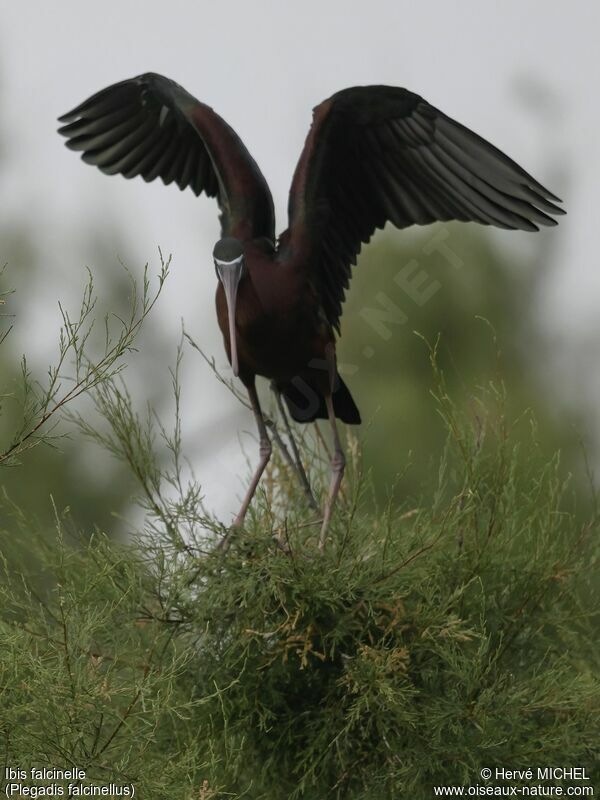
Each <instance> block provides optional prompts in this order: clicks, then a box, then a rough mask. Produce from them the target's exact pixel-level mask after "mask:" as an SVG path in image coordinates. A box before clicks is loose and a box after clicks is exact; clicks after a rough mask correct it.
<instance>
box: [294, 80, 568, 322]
mask: <svg viewBox="0 0 600 800" xmlns="http://www.w3.org/2000/svg"><path fill="white" fill-rule="evenodd" d="M555 200H558V198H557V197H555V196H554V195H553V194H552V193H551V192H549V191H548V190H547V189H545V188H544V187H543V186H542V185H541V184H540V183H538V182H537V181H536V180H535V179H534V178H532V177H531V175H529V174H528V173H527V172H525V170H524V169H522V168H521V167H520V166H519V165H518V164H516V163H515V162H514V161H513V160H512V159H510V158H508V156H506V155H504V153H502V152H501V151H500V150H498V148H496V147H494V146H493V145H492V144H490V143H489V142H487V141H485V139H482V138H481V137H480V136H478V135H477V134H476V133H473V132H472V131H470V130H469V129H468V128H465V127H464V125H461V124H460V123H458V122H456V121H455V120H453V119H451V118H450V117H448V116H446V115H445V114H444V113H442V112H441V111H439V110H438V109H437V108H434V107H433V106H432V105H430V104H429V103H428V102H427V101H426V100H424V99H423V98H422V97H419V95H417V94H413V93H412V92H409V91H407V90H406V89H400V88H396V87H392V86H357V87H354V88H351V89H344V90H342V91H341V92H337V94H334V95H333V96H332V97H330V98H329V99H328V100H324V101H323V102H322V103H321V104H320V105H318V106H317V107H316V108H315V109H314V113H313V123H312V127H311V129H310V131H309V134H308V137H307V139H306V143H305V145H304V149H303V151H302V155H301V156H300V160H299V162H298V166H297V167H296V171H295V173H294V179H293V181H292V187H291V190H290V198H289V227H288V230H287V231H285V232H284V233H283V234H282V236H281V237H280V252H281V257H282V258H283V259H285V258H291V259H293V260H294V263H297V264H301V265H302V266H303V268H304V269H306V270H308V271H309V272H310V274H311V277H312V278H313V280H314V284H315V286H317V287H318V289H319V293H320V298H321V303H322V307H323V309H324V311H325V314H326V316H327V318H328V320H329V322H330V323H331V324H332V325H334V326H335V327H338V326H339V317H340V314H341V307H342V306H341V304H342V302H343V299H344V289H345V288H347V286H348V282H349V279H350V266H351V264H354V263H356V256H357V254H358V252H359V251H360V248H361V243H363V242H367V241H368V240H369V238H370V237H371V236H372V234H373V233H374V231H375V229H376V228H382V227H383V226H384V225H385V223H386V222H388V221H390V222H392V223H393V224H394V225H396V226H397V227H398V228H406V227H408V226H409V225H414V224H417V225H425V224H427V223H429V222H434V221H435V220H463V221H468V220H471V221H474V222H480V223H483V224H484V225H495V226H497V227H500V228H520V229H522V230H529V231H535V230H538V225H555V224H556V220H554V219H553V218H552V215H555V214H563V213H564V211H563V210H562V209H561V208H560V207H558V206H557V205H555V204H554V202H552V201H555Z"/></svg>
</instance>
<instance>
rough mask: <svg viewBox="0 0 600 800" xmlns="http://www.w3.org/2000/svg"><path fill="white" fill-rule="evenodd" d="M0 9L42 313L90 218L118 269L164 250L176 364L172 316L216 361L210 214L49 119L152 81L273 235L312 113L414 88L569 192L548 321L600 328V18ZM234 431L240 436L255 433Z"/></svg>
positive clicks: (12, 143)
mask: <svg viewBox="0 0 600 800" xmlns="http://www.w3.org/2000/svg"><path fill="white" fill-rule="evenodd" d="M1 8H2V10H1V14H0V107H1V108H2V112H3V118H2V120H1V121H0V133H1V135H2V139H3V145H4V153H3V161H2V166H3V172H2V180H1V181H0V207H1V208H2V210H3V214H4V217H5V220H6V219H8V220H10V219H18V218H19V217H21V216H23V215H31V216H32V218H34V219H37V220H38V223H37V224H38V225H39V230H38V238H39V241H41V242H42V247H43V252H44V257H45V264H46V273H45V274H46V276H47V284H46V285H45V287H44V291H45V297H46V301H47V305H48V308H55V304H56V301H57V300H58V298H60V297H63V296H64V295H65V292H66V291H67V288H68V286H69V285H70V284H71V283H72V282H73V281H74V280H75V281H76V283H77V285H79V284H80V283H81V281H83V266H84V265H85V264H88V263H90V260H91V258H92V255H91V254H92V252H93V249H92V248H93V245H92V243H90V242H87V241H86V240H85V238H84V237H80V236H78V235H77V234H76V232H77V231H78V230H79V229H81V228H82V225H83V224H84V223H86V222H87V221H88V220H94V221H95V222H96V223H99V224H100V225H103V224H105V225H106V230H107V231H108V232H110V233H111V235H112V232H113V231H114V229H115V227H118V229H119V230H121V231H123V232H124V234H125V235H126V237H127V246H128V252H130V253H133V254H134V255H135V257H136V259H137V264H136V265H131V266H137V267H138V268H139V267H140V266H141V265H142V264H143V263H144V262H145V261H147V260H150V261H151V262H154V263H156V255H155V254H156V247H157V245H160V246H161V247H162V248H163V250H164V251H165V252H171V253H173V257H174V262H173V273H172V279H171V281H170V282H169V283H170V285H169V286H168V288H167V290H166V295H165V297H164V298H163V301H162V304H161V313H162V314H163V316H164V319H165V325H166V326H167V331H168V334H169V335H172V337H173V349H174V348H175V345H176V342H177V336H178V328H179V320H180V318H181V317H182V316H183V317H185V320H186V325H187V327H188V328H189V329H190V331H191V332H192V333H193V334H194V336H195V337H196V338H197V339H198V340H200V341H202V343H203V344H204V345H205V346H206V347H207V349H208V350H210V351H211V352H214V353H215V355H216V356H217V359H218V361H219V362H220V363H222V364H225V357H224V354H223V350H222V345H221V342H220V339H219V337H218V336H217V325H216V318H215V313H214V302H213V296H214V290H215V278H214V272H213V268H212V265H211V250H212V245H213V243H214V241H215V240H216V238H218V222H217V214H216V207H215V206H214V204H213V202H212V201H210V200H207V199H205V198H200V199H196V198H195V197H194V196H193V194H192V193H191V192H186V193H180V192H179V191H178V190H177V189H176V188H175V187H174V186H170V187H164V186H163V185H162V184H161V183H160V182H158V183H155V184H151V185H147V184H145V183H144V182H143V181H141V180H140V179H136V180H133V181H125V180H123V179H121V178H118V177H114V178H108V177H106V176H104V175H102V174H101V173H100V172H99V171H97V170H94V169H91V168H90V167H87V166H85V165H83V164H82V163H81V162H80V161H79V159H78V158H77V157H76V155H75V154H73V153H72V152H69V151H67V150H66V148H64V146H63V143H62V140H61V138H60V137H59V136H57V135H56V133H55V131H56V127H57V123H56V118H57V116H59V115H60V114H61V113H64V112H65V111H67V110H69V109H71V108H72V107H73V106H75V105H76V104H78V103H79V102H81V101H82V100H83V99H84V98H86V97H88V96H89V95H90V94H92V93H94V92H95V91H97V90H99V89H101V88H103V87H104V86H107V85H109V84H110V83H113V82H115V81H118V80H122V79H124V78H129V77H132V76H134V75H136V74H139V73H141V72H146V71H155V72H161V73H163V74H165V75H167V76H169V77H171V78H174V79H175V80H177V81H178V82H179V83H181V84H182V85H183V86H185V88H186V89H188V91H190V92H191V93H192V94H194V95H195V96H197V97H198V98H199V99H201V100H203V101H205V102H207V103H208V104H209V105H211V106H213V107H214V108H215V109H216V110H217V111H218V112H219V113H220V114H221V115H222V116H223V117H225V119H226V120H227V121H228V122H229V123H230V124H231V125H233V127H234V128H235V129H236V130H237V131H238V133H239V134H240V135H241V137H242V138H243V140H244V142H245V143H246V145H247V146H248V148H249V150H250V152H251V153H252V154H253V156H254V157H255V159H256V160H257V161H258V163H259V165H260V166H261V169H262V170H263V172H264V174H265V176H266V178H267V180H268V182H269V184H270V186H271V189H272V192H273V195H274V200H275V207H276V212H277V217H278V229H279V230H281V229H283V228H284V227H285V216H284V209H285V204H286V195H287V189H288V186H289V182H290V178H291V175H292V171H293V169H294V166H295V163H296V160H297V158H298V155H299V153H300V150H301V147H302V144H303V141H304V137H305V136H306V132H307V129H308V125H309V122H310V113H311V109H312V107H313V106H314V105H316V104H317V103H318V102H320V101H321V100H322V99H324V98H325V97H327V96H328V95H330V94H332V93H333V92H334V91H336V90H338V89H340V88H343V87H346V86H351V85H355V84H368V83H388V84H393V85H399V86H405V87H407V88H409V89H411V90H413V91H416V92H418V93H419V94H421V95H423V96H424V97H426V98H427V99H428V100H429V101H430V102H431V103H433V104H434V105H436V106H438V107H439V108H441V109H442V110H443V111H445V112H446V113H447V114H449V115H450V116H452V117H455V118H456V119H458V120H459V121H461V122H462V123H464V124H466V125H467V126H469V127H471V128H473V129H474V130H475V131H477V132H478V133H480V134H481V135H483V136H485V137H486V138H488V139H490V140H491V141H493V142H494V143H495V144H496V145H497V146H498V147H500V148H501V149H502V150H504V151H505V152H507V153H508V154H509V155H511V156H512V157H513V158H515V160H517V161H518V162H519V163H520V164H522V165H523V166H524V167H525V168H526V169H527V170H528V171H529V172H531V173H532V174H533V175H534V176H535V177H536V178H538V179H539V180H540V181H541V182H542V183H543V184H545V185H547V186H548V187H549V188H551V189H552V190H553V191H554V192H555V193H557V194H559V195H560V196H562V197H563V199H564V200H565V204H566V207H567V208H568V216H567V217H566V218H564V219H562V220H561V225H560V229H559V230H560V234H559V235H557V236H556V237H555V239H554V240H553V241H554V244H553V247H554V250H555V252H554V253H553V254H552V264H551V266H549V268H548V281H547V284H546V292H545V296H544V298H542V302H543V308H544V312H545V317H546V319H547V324H548V325H549V326H551V327H552V330H553V332H554V335H555V336H556V338H557V339H558V340H559V341H563V340H564V341H565V342H569V343H571V344H570V345H569V346H572V344H573V343H574V342H575V343H576V342H577V341H578V337H584V336H585V335H586V331H588V330H589V329H590V328H591V327H596V326H597V322H596V320H597V317H598V296H599V293H600V269H599V268H598V256H597V249H598V248H597V243H596V240H597V236H598V230H599V222H600V218H599V214H598V200H597V193H598V184H599V183H600V155H599V153H600V148H599V145H598V141H599V138H600V137H599V132H600V124H599V123H600V104H599V103H598V76H599V75H600V58H599V55H598V31H599V30H600V6H599V5H598V3H596V2H592V0H590V2H581V0H574V1H573V0H572V1H571V2H569V3H559V2H558V1H557V0H528V2H525V1H524V0H508V1H505V2H503V3H501V4H500V3H496V2H493V3H492V2H482V1H481V0H479V1H478V2H476V1H475V0H469V2H456V3H442V2H435V3H433V2H427V1H425V2H420V3H416V2H414V1H413V2H410V3H408V2H401V1H400V0H393V1H392V0H369V2H355V3H352V2H348V0H335V1H334V2H328V1H327V0H320V2H315V0H304V2H302V3H294V4H290V3H285V2H281V0H279V2H275V1H273V2H270V1H269V2H266V1H265V0H253V2H232V1H231V0H230V1H229V2H223V3H219V2H210V3H208V2H204V3H203V2H183V0H170V2H165V0H144V2H141V0H140V2H137V1H136V0H119V2H104V3H89V2H85V0H58V2H55V3H42V2H31V1H30V2H21V3H9V2H7V0H4V2H3V3H2V6H1ZM532 89H537V90H538V91H536V92H535V93H533V92H532ZM534 95H535V97H536V100H535V102H534V103H533V107H532V97H533V96H534ZM540 96H541V97H542V98H544V97H545V98H546V100H544V101H543V102H542V101H540V99H539V98H540ZM399 235H400V234H399ZM498 235H499V236H502V237H503V236H506V235H507V234H506V233H499V234H498ZM508 235H509V236H511V237H512V238H511V242H510V246H511V247H514V248H517V249H518V248H519V247H527V242H526V239H527V234H521V233H514V234H508ZM108 246H109V249H110V243H108ZM116 247H117V245H116V244H115V248H116ZM0 261H2V258H1V253H0ZM193 363H194V362H193V360H190V361H188V367H187V368H188V369H192V366H191V365H192V364H193ZM198 371H199V373H200V372H201V368H200V365H198ZM195 386H196V389H197V387H198V384H197V383H196V384H195ZM200 386H201V392H202V400H203V402H202V403H201V404H199V405H201V406H202V413H203V414H209V410H208V407H209V401H210V402H211V403H213V405H214V404H217V405H218V407H219V409H221V410H222V409H227V408H233V405H231V401H230V400H229V398H228V397H227V396H226V395H225V394H224V392H223V391H221V390H220V388H219V387H217V386H215V385H214V381H211V380H210V379H209V376H208V374H207V373H206V372H204V373H203V374H202V376H201V384H200ZM204 398H206V402H204ZM197 424H198V421H197V420H195V421H194V425H196V426H197ZM242 427H243V428H244V427H247V428H251V427H252V426H251V421H250V420H248V421H247V423H244V424H243V425H242ZM236 436H237V433H236V432H235V431H229V430H223V437H224V438H227V442H225V443H224V445H228V446H224V447H223V448H222V449H220V450H219V453H218V456H217V457H216V467H215V461H214V457H213V461H212V462H211V469H210V473H209V474H205V473H206V472H207V470H203V469H202V466H200V468H199V470H198V471H199V477H201V478H202V480H203V483H204V485H205V488H206V492H207V497H208V501H209V502H208V505H209V506H210V505H213V506H215V507H217V508H220V509H224V508H226V507H230V506H231V500H230V499H228V498H229V495H230V492H229V493H228V492H227V491H225V492H223V491H221V490H220V489H219V483H220V482H222V481H223V480H224V476H230V475H231V465H230V462H229V461H228V459H230V458H233V459H235V461H234V466H233V471H234V473H235V471H236V470H237V471H238V473H239V471H240V459H239V455H237V450H238V448H237V445H236ZM251 452H252V451H251ZM229 480H230V479H229ZM211 499H214V502H212V503H211Z"/></svg>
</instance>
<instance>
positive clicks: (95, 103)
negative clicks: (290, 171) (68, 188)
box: [59, 72, 275, 241]
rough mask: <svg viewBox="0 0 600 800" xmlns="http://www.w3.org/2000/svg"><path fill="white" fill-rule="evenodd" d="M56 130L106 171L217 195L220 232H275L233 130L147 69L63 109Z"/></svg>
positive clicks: (260, 182) (269, 205)
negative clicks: (70, 109) (138, 176)
mask: <svg viewBox="0 0 600 800" xmlns="http://www.w3.org/2000/svg"><path fill="white" fill-rule="evenodd" d="M59 122H62V123H65V124H63V126H62V127H61V128H59V133H61V134H62V135H63V136H66V137H67V140H68V141H67V142H66V145H67V147H69V148H71V149H72V150H81V151H83V154H82V159H83V160H84V161H85V162H86V163H87V164H93V165H95V166H97V167H98V168H99V169H101V170H102V172H105V173H106V174H108V175H115V174H117V173H120V174H121V175H123V176H124V177H125V178H133V177H135V176H136V175H141V176H142V178H143V179H144V180H145V181H152V180H154V179H155V178H161V179H162V181H163V183H165V184H169V183H172V182H173V181H174V182H175V183H176V184H177V185H178V186H179V188H180V189H185V188H186V187H188V186H189V187H190V188H191V190H192V191H193V192H194V194H196V195H199V194H200V193H201V192H204V193H205V194H206V195H208V196H209V197H216V198H217V201H218V203H219V207H220V209H221V228H222V235H223V236H235V237H236V238H238V239H241V240H242V241H244V240H247V239H253V238H258V237H262V236H265V237H267V238H269V239H271V240H273V239H274V236H275V232H274V229H275V222H274V213H273V200H272V198H271V193H270V191H269V187H268V186H267V183H266V181H265V179H264V177H263V175H262V173H261V171H260V170H259V168H258V166H257V164H256V162H255V161H254V159H253V158H252V157H251V155H250V153H249V152H248V150H247V149H246V147H245V146H244V144H243V142H242V141H241V140H240V138H239V137H238V136H237V134H236V133H235V131H234V130H233V129H232V128H231V127H230V126H229V125H228V124H227V123H226V122H225V121H224V120H223V119H221V117H220V116H219V115H218V114H216V113H215V112H214V111H213V110H212V108H210V107H209V106H207V105H205V104H204V103H201V102H200V101H199V100H196V98H195V97H192V95H190V94H188V92H186V90H185V89H183V88H182V87H181V86H179V84H177V83H175V82H174V81H172V80H170V79H169V78H165V77H163V76H162V75H157V74H156V73H152V72H148V73H145V74H144V75H139V76H138V77H136V78H131V79H130V80H126V81H121V82H120V83H116V84H114V85H113V86H109V87H108V88H106V89H103V90H102V91H100V92H98V93H97V94H95V95H93V96H92V97H90V98H89V99H88V100H86V101H85V102H83V103H81V105H79V106H77V108H74V109H73V110H72V111H70V112H69V113H68V114H65V115H64V116H62V117H60V119H59Z"/></svg>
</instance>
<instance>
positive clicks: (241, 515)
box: [233, 382, 272, 528]
mask: <svg viewBox="0 0 600 800" xmlns="http://www.w3.org/2000/svg"><path fill="white" fill-rule="evenodd" d="M248 395H249V397H250V402H251V404H252V410H253V411H254V418H255V419H256V426H257V428H258V436H259V454H260V460H259V462H258V466H257V467H256V470H255V472H254V475H253V477H252V481H251V482H250V486H249V487H248V491H247V492H246V496H245V497H244V502H243V503H242V507H241V508H240V510H239V512H238V515H237V517H236V518H235V521H234V523H233V525H234V527H236V528H239V527H241V526H242V525H243V524H244V519H245V517H246V512H247V511H248V506H249V505H250V502H251V500H252V498H253V497H254V493H255V492H256V487H257V486H258V482H259V480H260V477H261V475H262V474H263V472H264V471H265V467H266V466H267V464H268V463H269V459H270V458H271V450H272V448H271V442H270V440H269V435H268V434H267V426H266V425H265V420H264V418H263V415H262V411H261V408H260V403H259V401H258V395H257V393H256V386H255V385H254V382H253V383H252V385H251V386H249V387H248Z"/></svg>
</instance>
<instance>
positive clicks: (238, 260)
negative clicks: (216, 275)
mask: <svg viewBox="0 0 600 800" xmlns="http://www.w3.org/2000/svg"><path fill="white" fill-rule="evenodd" d="M243 260H244V256H243V255H241V256H238V257H237V258H234V259H233V261H221V260H220V259H219V258H215V264H216V265H217V266H218V267H232V266H233V265H234V264H240V263H241V262H242V261H243Z"/></svg>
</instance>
